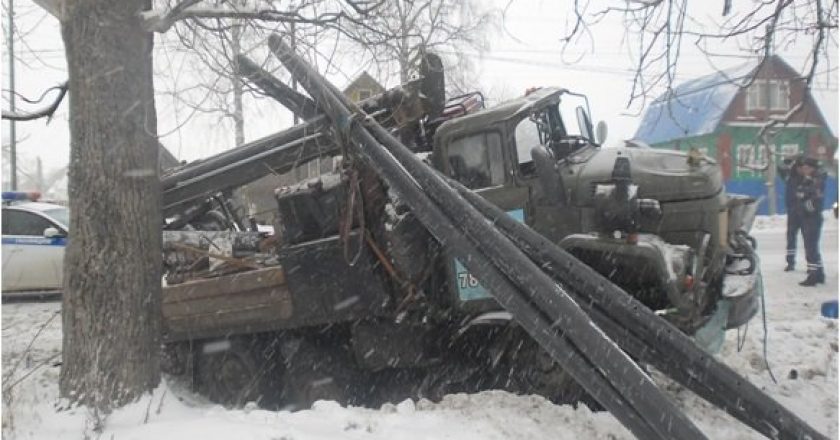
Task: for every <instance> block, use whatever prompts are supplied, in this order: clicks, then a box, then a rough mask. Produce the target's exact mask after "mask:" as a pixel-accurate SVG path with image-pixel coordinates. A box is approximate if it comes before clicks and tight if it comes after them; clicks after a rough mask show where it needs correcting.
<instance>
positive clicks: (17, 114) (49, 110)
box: [2, 81, 70, 123]
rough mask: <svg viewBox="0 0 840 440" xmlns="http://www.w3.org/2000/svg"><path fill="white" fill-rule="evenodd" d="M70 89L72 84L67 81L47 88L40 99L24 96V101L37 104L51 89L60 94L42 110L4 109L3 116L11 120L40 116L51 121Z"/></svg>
mask: <svg viewBox="0 0 840 440" xmlns="http://www.w3.org/2000/svg"><path fill="white" fill-rule="evenodd" d="M69 89H70V84H69V82H67V81H65V82H64V84H61V85H59V86H55V87H51V88H49V89H47V90H46V91H44V93H43V94H42V95H41V97H40V98H39V99H38V100H34V101H33V100H29V99H26V98H24V101H26V102H29V103H32V104H36V103H38V102H41V101H42V100H43V99H44V97H46V95H47V93H49V92H50V91H52V90H58V94H57V95H56V97H55V99H54V100H53V102H52V103H50V104H49V105H47V106H46V107H44V108H42V109H40V110H36V111H34V112H21V111H14V112H13V111H9V110H3V111H2V118H3V119H7V120H10V121H32V120H35V119H40V118H47V123H49V121H50V120H52V117H53V114H54V113H55V111H56V110H57V109H58V106H59V105H60V104H61V101H62V100H63V99H64V95H66V94H67V90H69Z"/></svg>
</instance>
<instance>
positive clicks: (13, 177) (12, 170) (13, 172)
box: [6, 0, 17, 191]
mask: <svg viewBox="0 0 840 440" xmlns="http://www.w3.org/2000/svg"><path fill="white" fill-rule="evenodd" d="M6 55H7V56H8V57H9V110H10V111H11V112H12V113H14V112H15V0H9V52H8V53H7V54H6ZM9 185H10V186H11V188H10V189H11V190H12V191H16V190H17V129H16V127H15V121H9Z"/></svg>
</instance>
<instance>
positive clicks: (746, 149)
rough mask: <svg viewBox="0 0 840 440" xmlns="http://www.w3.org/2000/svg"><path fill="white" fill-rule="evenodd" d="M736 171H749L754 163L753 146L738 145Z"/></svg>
mask: <svg viewBox="0 0 840 440" xmlns="http://www.w3.org/2000/svg"><path fill="white" fill-rule="evenodd" d="M737 152H738V169H739V171H740V170H745V171H750V168H749V167H750V166H752V164H753V162H755V145H751V144H742V145H738V148H737Z"/></svg>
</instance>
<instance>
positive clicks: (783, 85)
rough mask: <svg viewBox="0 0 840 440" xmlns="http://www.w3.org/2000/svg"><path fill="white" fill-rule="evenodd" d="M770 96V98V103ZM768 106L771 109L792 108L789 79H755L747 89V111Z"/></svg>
mask: <svg viewBox="0 0 840 440" xmlns="http://www.w3.org/2000/svg"><path fill="white" fill-rule="evenodd" d="M768 87H769V90H768ZM768 98H770V102H769V105H768V102H767V99H768ZM768 106H769V107H770V110H787V109H788V108H790V90H789V86H788V82H787V81H784V80H778V79H771V80H766V79H756V80H755V81H753V83H752V85H750V87H749V88H748V89H747V111H751V110H764V109H766V108H767V107H768Z"/></svg>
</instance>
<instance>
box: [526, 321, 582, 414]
mask: <svg viewBox="0 0 840 440" xmlns="http://www.w3.org/2000/svg"><path fill="white" fill-rule="evenodd" d="M525 337H527V336H525ZM511 354H512V355H514V356H515V358H514V361H513V362H514V363H513V368H514V372H513V374H512V376H513V377H518V380H519V382H520V383H519V385H518V388H519V389H518V390H516V391H518V392H522V393H527V394H539V395H541V396H543V397H545V398H546V399H549V400H551V401H552V402H554V403H558V404H566V403H576V402H578V401H580V400H581V399H583V398H584V396H586V395H587V394H586V391H585V390H584V389H583V387H581V386H580V385H579V384H578V383H577V381H575V380H574V378H572V376H571V375H570V374H569V373H568V372H567V371H566V370H564V369H563V367H561V366H560V364H558V363H557V362H555V361H554V359H552V358H551V356H550V355H549V354H548V353H547V352H546V351H545V350H543V349H542V347H540V346H539V345H537V343H536V342H533V341H531V340H528V341H525V342H524V344H523V348H522V349H521V351H519V353H518V355H517V353H511Z"/></svg>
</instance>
